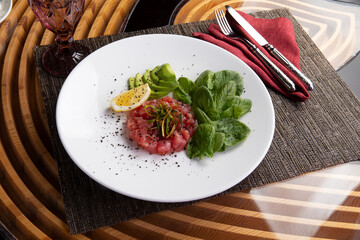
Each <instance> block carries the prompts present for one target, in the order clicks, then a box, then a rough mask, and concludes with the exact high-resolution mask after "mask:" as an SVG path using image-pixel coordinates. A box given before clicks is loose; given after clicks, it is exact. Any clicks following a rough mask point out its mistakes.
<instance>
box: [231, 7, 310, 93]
mask: <svg viewBox="0 0 360 240" xmlns="http://www.w3.org/2000/svg"><path fill="white" fill-rule="evenodd" d="M225 8H226V11H227V12H228V13H229V14H230V16H231V17H232V18H233V19H234V20H235V21H236V22H237V23H238V24H239V25H240V26H241V27H242V28H244V30H245V31H246V32H247V33H248V34H249V35H250V36H251V37H252V38H253V39H254V40H255V41H256V42H257V43H258V44H259V45H260V46H262V47H264V48H265V49H266V50H267V51H268V52H269V53H270V54H271V55H272V56H274V57H275V58H276V59H277V60H278V61H280V62H281V63H282V64H284V65H285V66H286V67H287V68H288V69H290V70H291V71H292V72H293V73H294V74H295V75H296V76H298V77H299V79H300V80H301V81H303V82H304V83H305V84H306V85H307V87H308V90H313V89H314V84H313V82H312V81H311V80H310V79H309V78H308V77H307V76H305V74H304V73H302V72H301V71H300V70H299V69H298V68H297V67H295V66H294V64H292V63H291V62H290V61H289V60H288V59H287V58H286V57H285V56H284V55H283V54H282V53H281V52H280V51H279V50H277V49H276V48H275V47H274V46H272V45H271V44H269V43H268V41H266V39H265V38H264V37H263V36H261V34H260V33H259V32H258V31H256V29H255V28H254V27H253V26H251V25H250V23H248V22H247V21H246V20H245V19H244V18H243V17H242V16H241V15H240V14H239V13H238V12H236V11H235V10H234V9H233V8H232V7H230V6H228V5H226V6H225Z"/></svg>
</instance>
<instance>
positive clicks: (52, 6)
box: [28, 0, 89, 76]
mask: <svg viewBox="0 0 360 240" xmlns="http://www.w3.org/2000/svg"><path fill="white" fill-rule="evenodd" d="M84 2H85V0H28V3H29V6H30V8H31V10H32V11H33V12H34V14H35V16H36V18H37V19H39V21H40V22H41V24H42V25H43V26H44V27H45V28H47V29H49V30H50V31H52V32H53V33H55V34H56V38H55V42H56V44H53V45H51V46H50V47H49V48H48V49H47V50H46V52H45V53H44V54H43V56H42V65H43V66H44V68H45V69H46V70H47V71H48V72H50V73H51V74H53V75H56V76H67V75H68V74H69V73H70V72H71V70H72V69H73V68H74V67H75V66H76V65H77V64H78V63H79V62H80V61H81V60H82V59H83V58H84V57H86V56H87V55H88V54H89V50H88V49H87V48H86V47H85V46H83V45H81V44H80V43H78V42H74V40H73V36H72V34H73V31H74V29H75V26H76V24H77V23H78V21H79V20H80V18H81V15H82V13H83V10H84Z"/></svg>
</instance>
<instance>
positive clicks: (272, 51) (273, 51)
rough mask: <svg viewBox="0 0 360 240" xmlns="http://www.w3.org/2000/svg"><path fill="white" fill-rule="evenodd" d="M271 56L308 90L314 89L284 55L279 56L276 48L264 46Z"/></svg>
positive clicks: (279, 53)
mask: <svg viewBox="0 0 360 240" xmlns="http://www.w3.org/2000/svg"><path fill="white" fill-rule="evenodd" d="M264 47H265V48H266V49H267V50H268V51H269V52H270V54H271V55H273V56H274V57H275V58H276V59H277V60H279V61H280V62H281V63H283V64H284V65H285V66H286V67H288V68H289V69H290V70H291V71H292V72H293V73H295V74H296V76H298V77H299V78H300V79H301V81H303V82H304V83H305V84H306V86H308V89H309V90H313V89H314V84H313V83H312V82H311V80H310V79H309V78H308V77H306V76H305V74H303V73H302V72H301V71H300V70H299V69H298V68H297V67H295V66H294V64H292V63H291V62H290V61H289V60H288V59H287V58H286V57H285V56H284V55H282V54H281V52H279V51H278V50H277V49H276V48H274V46H273V45H271V44H266V45H265V46H264Z"/></svg>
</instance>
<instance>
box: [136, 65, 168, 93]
mask: <svg viewBox="0 0 360 240" xmlns="http://www.w3.org/2000/svg"><path fill="white" fill-rule="evenodd" d="M142 80H143V82H144V83H147V84H149V87H150V88H151V90H157V91H167V92H168V93H169V88H168V87H165V86H160V85H157V84H156V83H154V82H153V81H152V80H151V77H150V70H149V69H148V70H146V71H145V73H144V75H143V77H142Z"/></svg>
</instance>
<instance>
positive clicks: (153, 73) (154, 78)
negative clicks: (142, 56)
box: [150, 65, 160, 83]
mask: <svg viewBox="0 0 360 240" xmlns="http://www.w3.org/2000/svg"><path fill="white" fill-rule="evenodd" d="M159 67H160V65H158V66H156V67H155V68H154V69H153V70H151V72H150V78H151V80H152V81H153V82H154V83H158V82H159V77H158V76H157V75H156V72H157V70H158V69H159Z"/></svg>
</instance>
